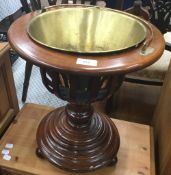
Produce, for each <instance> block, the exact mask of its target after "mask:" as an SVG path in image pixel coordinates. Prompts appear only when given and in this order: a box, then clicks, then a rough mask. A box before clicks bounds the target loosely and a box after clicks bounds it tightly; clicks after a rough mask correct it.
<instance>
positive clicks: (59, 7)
mask: <svg viewBox="0 0 171 175" xmlns="http://www.w3.org/2000/svg"><path fill="white" fill-rule="evenodd" d="M54 7H57V8H54ZM51 8H52V10H51ZM72 8H77V9H78V8H81V9H85V8H95V9H100V10H102V9H103V10H105V11H113V12H115V13H120V14H123V15H125V16H126V17H127V18H129V19H131V20H133V19H134V20H136V22H138V23H139V24H140V25H141V26H142V28H143V30H144V31H145V32H144V33H145V34H144V38H143V39H142V40H141V41H138V42H137V43H134V44H132V45H131V46H129V47H125V48H121V49H116V50H105V51H96V50H94V51H86V52H84V51H79V50H77V51H76V50H75V51H73V50H68V49H64V48H57V47H53V46H49V45H48V44H45V43H43V42H41V41H39V40H37V39H36V38H35V37H33V36H32V34H31V32H30V31H29V27H30V25H31V24H32V23H33V22H34V21H35V20H37V18H40V17H41V16H44V15H46V14H47V13H53V12H54V11H59V10H64V11H66V10H68V9H72ZM44 10H45V11H44ZM44 10H38V11H40V13H39V14H38V15H36V16H34V17H33V18H32V19H31V20H30V21H29V23H28V24H27V26H26V31H27V33H28V35H29V37H30V38H31V39H32V40H33V41H35V42H37V43H38V44H40V45H42V46H45V47H47V48H49V49H53V50H57V51H62V52H68V53H78V54H107V53H117V52H123V51H125V50H129V49H132V48H137V47H138V46H139V45H141V44H142V43H143V44H144V43H146V40H147V36H148V30H149V31H150V33H151V32H152V30H151V28H150V26H149V25H148V24H147V22H146V21H145V20H143V19H142V18H140V17H137V16H135V15H133V14H130V13H127V12H123V11H120V10H115V9H111V8H106V7H99V6H93V5H85V4H82V5H81V6H80V5H79V4H74V6H73V5H70V4H61V5H54V6H50V7H47V8H45V9H44ZM46 10H47V11H46ZM42 11H43V12H42ZM147 28H148V29H147ZM151 34H152V33H151ZM152 36H153V34H152Z"/></svg>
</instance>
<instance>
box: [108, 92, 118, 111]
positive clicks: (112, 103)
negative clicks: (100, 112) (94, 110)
mask: <svg viewBox="0 0 171 175" xmlns="http://www.w3.org/2000/svg"><path fill="white" fill-rule="evenodd" d="M118 99H119V90H118V91H117V92H116V93H115V94H112V96H110V97H109V98H108V99H107V100H106V104H105V112H106V114H110V113H111V112H112V111H116V109H117V107H118Z"/></svg>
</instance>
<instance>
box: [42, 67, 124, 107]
mask: <svg viewBox="0 0 171 175" xmlns="http://www.w3.org/2000/svg"><path fill="white" fill-rule="evenodd" d="M41 76H42V80H43V83H44V85H45V86H46V88H47V89H48V90H49V91H50V92H51V93H53V94H55V95H57V96H58V97H59V98H62V99H63V100H67V101H69V102H74V103H77V104H85V103H92V102H94V101H97V100H102V99H104V98H105V97H107V96H109V95H111V94H112V93H113V92H115V91H116V90H117V89H118V88H119V87H120V85H121V84H122V81H123V77H124V76H123V75H108V76H86V75H81V76H80V75H71V74H70V75H69V74H65V73H59V72H56V71H53V70H46V69H42V68H41Z"/></svg>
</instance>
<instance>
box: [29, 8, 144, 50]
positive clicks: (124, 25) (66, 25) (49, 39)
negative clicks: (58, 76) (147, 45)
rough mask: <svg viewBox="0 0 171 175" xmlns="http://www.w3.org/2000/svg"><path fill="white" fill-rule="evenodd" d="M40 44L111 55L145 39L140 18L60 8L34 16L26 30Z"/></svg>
mask: <svg viewBox="0 0 171 175" xmlns="http://www.w3.org/2000/svg"><path fill="white" fill-rule="evenodd" d="M27 32H28V34H29V36H30V37H31V38H32V39H33V40H34V41H36V42H38V43H39V44H42V45H44V46H47V47H50V48H53V49H58V50H62V51H68V52H75V53H108V52H116V51H123V50H125V49H128V48H131V47H136V46H138V45H139V44H140V43H142V42H143V41H144V40H145V39H146V35H147V29H146V26H145V25H144V24H143V23H142V21H140V20H139V19H138V18H136V17H133V16H129V15H127V14H125V13H123V12H119V11H113V10H111V9H107V8H100V7H93V6H85V7H77V8H60V9H54V10H52V11H47V12H44V13H41V14H39V15H37V16H35V17H34V18H33V19H32V20H31V21H30V22H29V25H28V26H27Z"/></svg>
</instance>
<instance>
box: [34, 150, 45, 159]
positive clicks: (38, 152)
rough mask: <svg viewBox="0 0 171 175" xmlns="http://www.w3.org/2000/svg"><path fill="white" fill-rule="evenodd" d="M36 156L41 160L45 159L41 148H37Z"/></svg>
mask: <svg viewBox="0 0 171 175" xmlns="http://www.w3.org/2000/svg"><path fill="white" fill-rule="evenodd" d="M36 155H37V156H38V157H39V158H41V159H43V158H44V157H43V154H42V151H41V150H40V149H39V148H36Z"/></svg>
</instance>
